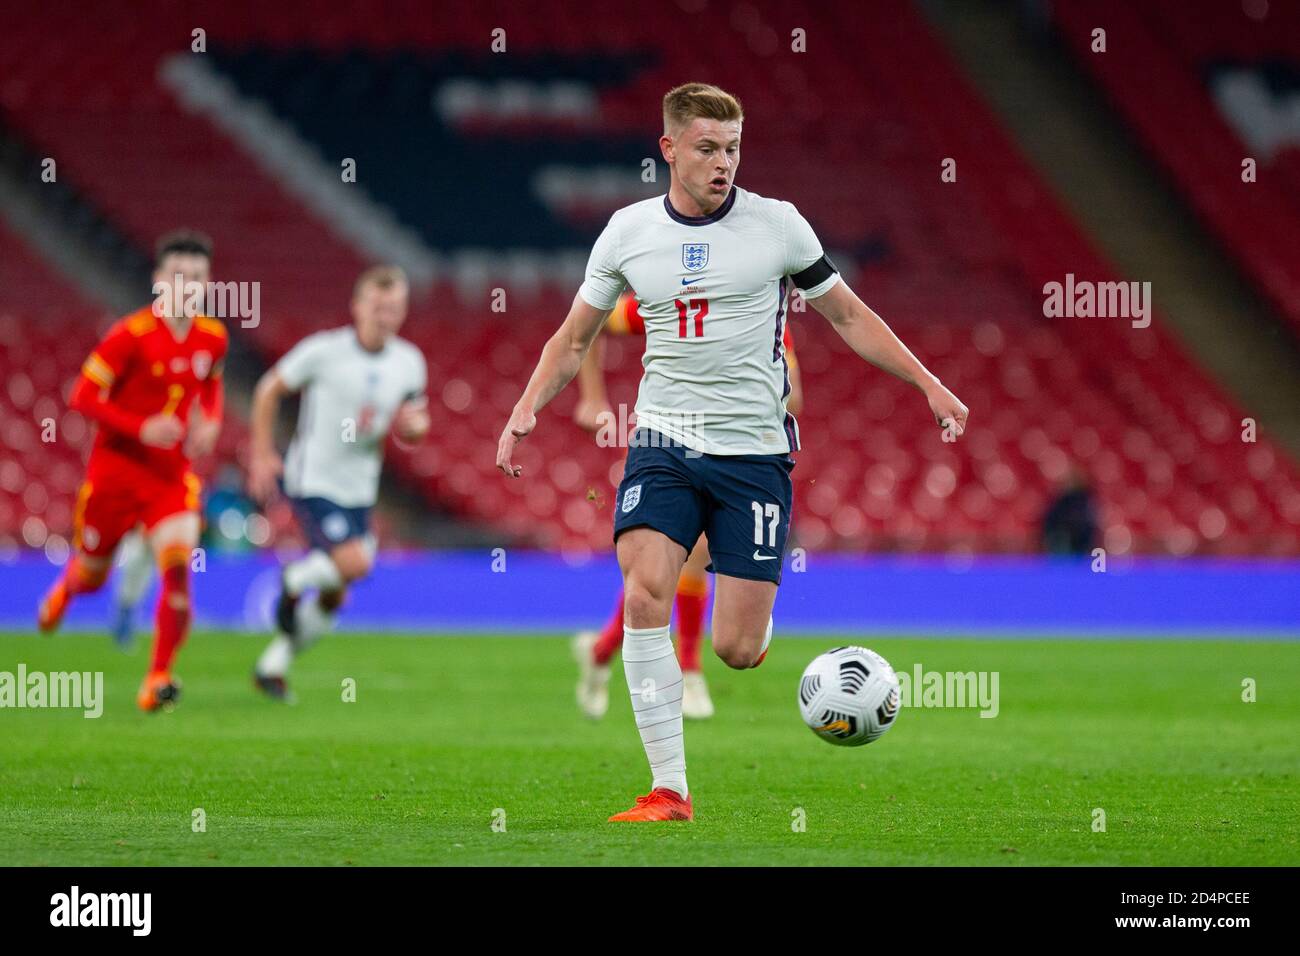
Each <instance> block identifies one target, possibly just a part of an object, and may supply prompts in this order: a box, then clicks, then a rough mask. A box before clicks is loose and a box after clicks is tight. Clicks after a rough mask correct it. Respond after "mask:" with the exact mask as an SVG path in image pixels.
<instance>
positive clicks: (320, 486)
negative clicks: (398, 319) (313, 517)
mask: <svg viewBox="0 0 1300 956" xmlns="http://www.w3.org/2000/svg"><path fill="white" fill-rule="evenodd" d="M275 370H276V372H277V373H279V376H280V378H281V379H282V380H283V381H284V384H285V385H287V386H288V387H289V388H290V389H291V390H292V391H298V390H299V389H303V390H304V391H303V395H302V404H301V406H300V408H299V409H298V429H297V431H296V432H295V434H294V436H293V441H292V442H291V443H290V444H289V454H288V455H287V456H286V457H285V462H284V490H285V491H286V492H287V493H288V494H289V495H291V496H292V497H294V498H328V499H329V500H330V501H332V502H334V503H335V504H337V505H341V506H343V507H345V508H368V507H370V506H371V505H373V504H374V503H375V498H376V497H377V496H378V494H379V471H380V468H381V467H382V466H383V459H384V438H385V436H386V435H387V434H388V428H389V426H390V425H391V424H392V421H393V416H394V415H396V414H397V410H398V408H399V407H400V406H401V404H402V403H403V402H404V401H406V400H407V399H408V398H416V397H419V396H422V395H423V394H424V390H425V387H426V384H427V379H428V370H427V368H426V366H425V363H424V356H423V355H421V354H420V350H419V349H417V348H416V347H415V346H414V345H412V344H411V343H410V342H407V341H406V340H405V339H399V338H393V339H390V340H389V341H388V344H386V345H385V346H384V348H383V349H382V350H381V351H378V352H368V351H366V349H364V348H362V346H361V343H360V342H359V341H357V334H356V330H355V329H354V328H353V327H352V326H345V327H344V328H340V329H330V330H329V331H327V332H317V333H315V334H314V335H309V336H307V338H305V339H303V340H302V341H301V342H299V343H298V344H297V345H295V346H294V347H293V348H292V349H290V350H289V352H288V354H286V355H285V356H284V358H282V359H280V361H279V362H278V363H277V364H276V366H275Z"/></svg>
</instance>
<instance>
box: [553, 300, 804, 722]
mask: <svg viewBox="0 0 1300 956" xmlns="http://www.w3.org/2000/svg"><path fill="white" fill-rule="evenodd" d="M603 331H605V332H607V333H611V334H614V335H645V319H643V318H642V317H641V314H640V313H639V312H638V311H637V307H636V296H635V295H633V294H632V293H630V292H628V293H624V295H623V296H622V297H621V298H620V299H619V301H618V305H616V306H615V307H614V310H613V311H612V312H610V314H609V319H608V321H606V323H605V328H604V330H603ZM782 339H783V341H784V343H785V350H786V361H787V362H788V363H789V366H790V396H789V399H788V400H787V403H786V407H787V410H788V411H789V412H790V414H791V415H799V414H800V413H801V412H802V411H803V384H802V382H801V380H800V377H799V365H798V362H797V361H796V360H795V354H794V341H793V339H791V337H790V325H789V323H786V326H785V331H784V333H783V335H782ZM601 360H602V349H601V348H600V340H599V339H598V340H597V346H596V347H594V348H592V349H591V350H590V351H589V352H588V353H587V356H586V358H585V359H584V360H583V363H582V366H581V368H579V369H578V404H577V407H576V408H575V409H574V412H573V418H574V421H576V422H577V423H578V425H579V426H580V427H581V428H583V429H585V430H586V431H589V432H596V431H598V430H599V429H601V428H602V427H603V425H604V424H605V423H606V422H608V421H617V420H618V418H617V416H615V415H614V412H613V409H611V408H610V405H609V398H608V397H607V395H606V392H605V375H604V372H603V371H602V370H601ZM708 564H709V548H708V541H707V540H706V539H705V537H704V535H700V539H699V540H698V541H697V542H695V547H694V548H692V549H691V553H690V555H689V556H688V557H687V558H686V564H685V565H683V566H682V573H681V576H680V577H679V578H678V579H677V594H676V598H675V603H676V605H677V659H678V660H679V661H680V662H681V666H682V716H683V717H689V718H691V719H694V720H707V719H708V718H710V717H712V716H713V699H712V698H711V697H710V696H709V685H708V684H707V683H706V682H705V680H704V671H703V670H702V669H701V668H700V641H701V637H702V634H703V631H704V612H705V610H706V609H707V607H708V604H709V575H708V573H707V571H706V568H707V567H708ZM622 646H623V593H622V591H620V592H619V595H618V603H617V604H616V605H615V606H614V613H613V615H611V617H610V619H609V621H608V622H607V623H606V624H605V629H604V630H602V631H600V632H599V633H598V632H596V631H581V632H579V633H578V634H577V635H576V636H575V637H574V639H573V655H574V658H575V659H576V660H577V662H578V686H577V692H576V696H577V699H578V707H579V708H581V710H582V712H583V713H584V714H586V715H587V716H588V717H591V718H593V719H600V718H601V717H604V716H605V711H606V710H607V709H608V708H609V673H610V671H609V662H610V660H611V658H613V656H614V654H615V652H616V651H618V649H619V648H620V647H622Z"/></svg>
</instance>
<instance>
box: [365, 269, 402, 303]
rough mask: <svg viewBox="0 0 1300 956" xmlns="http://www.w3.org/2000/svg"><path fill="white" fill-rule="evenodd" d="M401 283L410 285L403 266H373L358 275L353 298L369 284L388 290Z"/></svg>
mask: <svg viewBox="0 0 1300 956" xmlns="http://www.w3.org/2000/svg"><path fill="white" fill-rule="evenodd" d="M399 285H400V286H406V287H408V288H409V286H410V283H409V282H407V281H406V272H405V271H404V270H403V269H402V267H401V266H371V267H370V268H369V269H367V270H366V271H365V272H363V273H361V275H359V276H357V284H356V285H354V286H353V287H352V298H354V299H355V298H357V297H359V296H360V295H361V293H362V292H364V291H365V290H366V287H367V286H374V287H375V288H377V289H383V290H385V291H387V290H388V289H391V288H393V287H395V286H399Z"/></svg>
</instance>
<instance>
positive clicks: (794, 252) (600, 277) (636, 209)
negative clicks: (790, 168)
mask: <svg viewBox="0 0 1300 956" xmlns="http://www.w3.org/2000/svg"><path fill="white" fill-rule="evenodd" d="M786 276H791V277H793V279H794V282H795V284H796V285H797V286H798V287H799V288H800V290H801V291H802V293H803V296H804V298H807V299H813V298H816V297H817V296H820V295H823V294H825V293H826V292H827V291H829V290H830V289H831V287H832V286H834V285H835V283H836V282H838V281H839V274H838V273H837V272H835V271H834V267H833V266H832V265H831V264H830V262H829V261H828V260H827V259H826V258H825V256H824V255H823V252H822V247H821V243H820V242H818V241H817V236H816V235H815V234H814V233H813V230H812V227H811V226H810V225H808V221H807V220H806V219H804V218H803V216H801V215H799V211H798V210H797V209H795V207H794V206H793V205H791V204H790V203H788V202H780V201H777V200H775V199H765V198H763V197H762V196H758V195H755V194H754V193H751V192H748V191H746V190H744V189H739V188H737V187H735V186H733V187H732V188H731V191H730V192H729V193H728V194H727V198H726V200H725V201H724V202H723V204H722V205H721V206H719V207H718V209H717V210H716V211H715V212H713V213H712V214H711V215H708V216H699V217H688V216H683V215H681V214H680V213H678V212H677V211H676V210H675V209H673V208H672V206H671V204H670V203H669V202H668V197H667V196H662V197H659V198H656V199H647V200H645V201H643V202H638V203H634V204H633V205H631V206H627V207H625V208H623V209H620V210H618V212H616V213H614V215H613V216H612V217H611V218H610V220H609V225H607V226H606V227H605V231H604V232H602V233H601V235H600V238H599V239H597V240H596V245H595V247H594V248H593V249H592V251H591V259H590V261H589V262H588V263H587V278H586V281H585V282H583V284H582V287H581V289H579V290H578V292H579V295H581V296H582V298H583V300H584V301H585V302H587V304H589V305H591V306H592V307H593V308H597V309H612V308H613V307H614V305H615V303H616V302H617V301H618V297H619V294H620V293H621V292H622V291H623V289H624V288H625V287H626V286H630V287H631V288H632V289H633V290H635V292H636V298H637V311H638V312H640V314H641V316H642V317H643V318H644V319H645V328H646V349H645V357H644V358H643V359H642V365H643V366H644V369H645V373H644V375H642V377H641V387H640V390H639V392H638V394H637V402H636V415H637V423H638V424H639V425H641V426H644V427H646V428H651V429H653V430H655V431H657V432H659V433H660V434H662V435H663V436H664V437H666V438H668V439H669V440H671V441H673V442H675V443H678V444H681V445H683V446H685V447H686V448H690V449H692V450H694V451H698V452H703V453H705V454H713V455H754V454H758V455H771V454H781V453H783V452H790V451H794V450H796V449H798V447H799V430H798V426H797V425H796V424H795V421H794V416H792V415H789V414H788V413H787V412H786V408H785V405H786V399H787V397H788V396H789V393H790V378H789V369H788V367H787V365H786V360H785V346H784V345H783V344H782V341H781V336H782V333H783V331H784V324H785V320H786V305H787V302H786V281H785V278H786Z"/></svg>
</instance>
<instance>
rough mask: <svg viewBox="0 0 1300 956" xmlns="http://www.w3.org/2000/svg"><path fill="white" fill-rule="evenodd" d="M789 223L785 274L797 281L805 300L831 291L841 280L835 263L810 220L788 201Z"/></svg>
mask: <svg viewBox="0 0 1300 956" xmlns="http://www.w3.org/2000/svg"><path fill="white" fill-rule="evenodd" d="M786 205H787V207H788V208H787V210H786V222H785V274H786V275H788V276H790V278H791V279H793V280H794V284H795V286H797V287H798V289H799V291H800V292H801V293H802V294H803V297H804V298H805V299H815V298H817V297H818V296H819V295H823V294H825V293H827V292H829V291H830V289H831V287H832V286H833V285H835V283H836V282H838V281H839V279H840V274H839V271H838V270H837V269H836V268H835V264H834V263H833V262H831V261H830V259H828V258H826V253H825V252H824V251H823V250H822V244H821V242H820V241H818V239H817V234H816V233H815V232H813V227H812V226H810V225H809V224H808V220H807V219H805V218H804V217H803V216H802V215H800V213H799V210H798V209H796V208H795V207H794V206H793V205H791V204H789V203H787V204H786Z"/></svg>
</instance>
